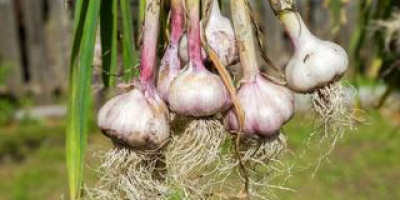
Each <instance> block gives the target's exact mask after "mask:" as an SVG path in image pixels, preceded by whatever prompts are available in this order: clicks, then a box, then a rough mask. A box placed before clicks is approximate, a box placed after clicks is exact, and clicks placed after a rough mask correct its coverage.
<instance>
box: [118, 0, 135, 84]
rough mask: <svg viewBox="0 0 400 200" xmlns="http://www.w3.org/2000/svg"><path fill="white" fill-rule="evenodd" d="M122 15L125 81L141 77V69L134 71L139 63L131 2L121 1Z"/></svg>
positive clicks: (127, 0)
mask: <svg viewBox="0 0 400 200" xmlns="http://www.w3.org/2000/svg"><path fill="white" fill-rule="evenodd" d="M120 5H121V15H122V25H123V27H122V47H123V48H122V53H123V66H124V81H125V82H128V81H130V80H131V79H132V77H134V76H137V75H139V69H133V67H134V66H135V65H136V63H137V62H138V58H137V56H138V55H137V52H136V49H135V46H134V43H133V39H132V38H133V29H132V19H131V16H132V15H131V6H130V1H129V0H120Z"/></svg>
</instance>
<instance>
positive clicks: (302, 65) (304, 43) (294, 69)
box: [271, 0, 349, 93]
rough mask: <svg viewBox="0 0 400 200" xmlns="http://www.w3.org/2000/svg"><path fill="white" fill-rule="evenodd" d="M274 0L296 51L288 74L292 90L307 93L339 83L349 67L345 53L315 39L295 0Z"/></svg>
mask: <svg viewBox="0 0 400 200" xmlns="http://www.w3.org/2000/svg"><path fill="white" fill-rule="evenodd" d="M276 2H277V1H276V0H272V3H271V5H273V8H274V10H275V13H276V14H277V15H278V16H279V19H280V21H281V22H282V24H283V26H284V27H285V30H286V32H287V33H288V34H289V37H290V39H291V41H292V43H293V46H294V48H295V51H294V55H293V56H292V58H291V59H290V60H289V62H288V64H287V66H286V68H285V75H286V81H287V84H288V86H289V88H290V89H292V90H294V91H296V92H301V93H308V92H313V91H315V90H317V89H321V88H324V87H325V86H327V85H330V84H331V83H333V82H336V81H337V80H339V79H340V78H341V77H342V76H343V74H344V73H345V72H346V70H347V68H348V64H349V60H348V56H347V54H346V52H345V50H344V49H343V48H342V47H341V46H339V45H337V44H335V43H333V42H330V41H324V40H321V39H319V38H318V37H316V36H314V35H313V34H312V33H311V32H310V31H309V29H308V28H307V26H306V25H305V24H304V22H303V20H302V18H301V16H300V14H299V13H298V12H297V11H295V9H294V2H293V1H292V0H281V1H279V3H280V4H277V3H276Z"/></svg>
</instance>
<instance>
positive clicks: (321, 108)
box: [307, 82, 364, 170]
mask: <svg viewBox="0 0 400 200" xmlns="http://www.w3.org/2000/svg"><path fill="white" fill-rule="evenodd" d="M354 97H355V90H353V91H351V92H350V90H346V87H345V86H344V85H343V84H342V83H340V82H336V83H333V84H331V85H328V86H326V87H324V88H322V89H320V90H318V91H316V92H315V93H314V94H313V97H312V103H313V109H314V111H315V113H316V117H315V122H316V123H315V125H316V126H317V129H316V131H315V132H313V133H312V134H311V135H310V138H309V140H308V142H307V145H308V146H311V145H314V140H315V138H317V141H318V142H317V146H318V149H319V150H320V157H319V159H318V162H317V167H316V170H317V169H318V168H319V166H320V164H321V162H322V161H323V160H325V159H326V158H327V157H328V156H329V155H330V153H331V152H332V151H333V149H334V148H335V146H336V144H337V143H338V142H339V141H340V140H341V139H342V138H343V136H344V135H345V133H346V131H347V130H355V129H356V128H357V124H359V123H360V122H362V121H364V120H363V119H362V115H360V113H361V111H360V110H357V109H355V108H353V107H352V106H351V105H350V104H351V101H352V100H353V99H354ZM316 136H317V137H316Z"/></svg>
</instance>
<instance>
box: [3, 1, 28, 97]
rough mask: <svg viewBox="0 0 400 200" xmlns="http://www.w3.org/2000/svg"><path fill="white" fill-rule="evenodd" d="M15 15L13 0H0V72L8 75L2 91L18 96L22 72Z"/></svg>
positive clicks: (21, 84)
mask: <svg viewBox="0 0 400 200" xmlns="http://www.w3.org/2000/svg"><path fill="white" fill-rule="evenodd" d="M16 17H17V15H16V13H15V7H14V0H0V44H1V45H0V61H1V62H0V68H1V70H0V73H6V74H1V75H4V76H7V77H8V78H6V85H7V87H6V88H5V90H6V91H4V92H9V93H11V94H12V95H15V96H19V95H21V94H22V92H23V90H22V86H23V73H22V63H21V51H20V43H19V42H20V41H19V34H18V23H17V19H16Z"/></svg>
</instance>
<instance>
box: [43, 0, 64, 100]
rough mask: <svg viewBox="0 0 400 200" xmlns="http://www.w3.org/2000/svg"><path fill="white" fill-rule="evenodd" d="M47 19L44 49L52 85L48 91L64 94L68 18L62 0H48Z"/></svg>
mask: <svg viewBox="0 0 400 200" xmlns="http://www.w3.org/2000/svg"><path fill="white" fill-rule="evenodd" d="M48 2H49V13H48V14H49V21H47V23H46V25H45V26H46V32H45V36H46V40H45V42H46V45H47V46H46V49H47V51H48V59H49V63H48V64H49V66H51V68H52V70H51V76H52V77H51V79H52V80H53V83H52V85H50V88H48V90H49V92H51V93H55V92H58V93H59V94H58V95H64V94H65V93H66V90H67V87H68V83H67V82H68V74H69V70H68V69H69V64H68V62H69V54H70V52H69V46H70V20H69V18H68V14H67V12H66V10H65V8H64V0H48Z"/></svg>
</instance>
